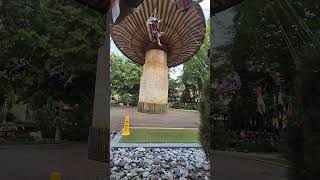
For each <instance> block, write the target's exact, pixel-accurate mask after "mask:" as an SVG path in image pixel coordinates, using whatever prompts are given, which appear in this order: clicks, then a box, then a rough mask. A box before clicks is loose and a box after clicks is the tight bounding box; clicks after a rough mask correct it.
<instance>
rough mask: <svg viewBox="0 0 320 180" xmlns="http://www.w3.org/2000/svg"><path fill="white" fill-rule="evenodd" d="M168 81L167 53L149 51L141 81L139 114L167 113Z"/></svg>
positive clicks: (158, 50)
mask: <svg viewBox="0 0 320 180" xmlns="http://www.w3.org/2000/svg"><path fill="white" fill-rule="evenodd" d="M168 81H169V80H168V66H167V53H166V52H165V51H163V50H160V49H151V50H148V51H147V53H146V60H145V64H144V65H143V73H142V76H141V80H140V91H139V102H138V111H139V112H142V113H163V112H166V111H167V104H168V84H169V82H168Z"/></svg>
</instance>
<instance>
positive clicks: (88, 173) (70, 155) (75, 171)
mask: <svg viewBox="0 0 320 180" xmlns="http://www.w3.org/2000/svg"><path fill="white" fill-rule="evenodd" d="M87 154H88V153H87V143H76V144H75V143H73V144H66V145H38V146H7V147H1V146H0V162H1V163H0V179H1V180H22V179H23V180H49V175H50V173H51V172H52V171H58V172H60V173H61V174H62V175H63V178H62V179H65V180H97V179H99V178H100V179H99V180H104V179H106V176H105V173H106V164H105V163H100V162H96V161H91V160H88V159H87V157H88V155H87Z"/></svg>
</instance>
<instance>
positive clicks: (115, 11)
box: [111, 0, 120, 23]
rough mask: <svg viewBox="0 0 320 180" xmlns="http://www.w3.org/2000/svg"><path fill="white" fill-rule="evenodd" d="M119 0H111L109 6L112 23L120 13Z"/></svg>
mask: <svg viewBox="0 0 320 180" xmlns="http://www.w3.org/2000/svg"><path fill="white" fill-rule="evenodd" d="M119 4H120V0H111V8H112V20H113V23H115V22H116V20H117V19H118V17H119V15H120V5H119Z"/></svg>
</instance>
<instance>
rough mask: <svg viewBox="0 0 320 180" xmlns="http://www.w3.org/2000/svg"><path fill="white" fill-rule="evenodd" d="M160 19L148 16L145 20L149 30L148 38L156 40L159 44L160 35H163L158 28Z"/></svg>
mask: <svg viewBox="0 0 320 180" xmlns="http://www.w3.org/2000/svg"><path fill="white" fill-rule="evenodd" d="M161 21H162V20H158V19H157V18H155V17H150V18H149V19H148V20H147V28H148V32H149V39H150V41H152V42H158V45H159V46H162V44H161V42H160V37H161V36H162V35H163V32H160V30H159V29H158V24H159V23H160V22H161Z"/></svg>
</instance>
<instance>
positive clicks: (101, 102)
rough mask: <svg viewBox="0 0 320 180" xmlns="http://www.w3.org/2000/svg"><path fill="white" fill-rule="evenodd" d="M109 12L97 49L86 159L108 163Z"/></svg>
mask: <svg viewBox="0 0 320 180" xmlns="http://www.w3.org/2000/svg"><path fill="white" fill-rule="evenodd" d="M109 144H110V11H109V13H108V15H107V22H106V37H105V44H104V46H103V47H101V48H100V49H99V52H98V61H97V72H96V85H95V95H94V106H93V120H92V126H91V127H90V129H89V138H88V158H89V159H91V160H95V161H100V162H109V157H110V154H109V153H110V147H109Z"/></svg>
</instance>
